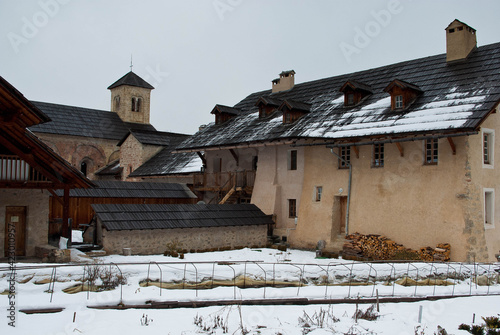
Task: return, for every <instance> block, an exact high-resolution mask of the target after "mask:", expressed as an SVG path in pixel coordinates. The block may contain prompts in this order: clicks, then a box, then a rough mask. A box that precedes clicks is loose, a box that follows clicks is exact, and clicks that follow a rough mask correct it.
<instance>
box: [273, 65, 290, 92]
mask: <svg viewBox="0 0 500 335" xmlns="http://www.w3.org/2000/svg"><path fill="white" fill-rule="evenodd" d="M294 76H295V71H294V70H290V71H283V72H281V73H280V77H279V78H277V79H274V80H273V93H277V92H282V91H288V90H291V89H292V88H293V86H294V85H295V80H294Z"/></svg>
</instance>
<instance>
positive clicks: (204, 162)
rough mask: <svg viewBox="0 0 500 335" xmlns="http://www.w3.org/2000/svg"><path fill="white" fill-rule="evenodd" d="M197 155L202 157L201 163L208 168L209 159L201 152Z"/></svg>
mask: <svg viewBox="0 0 500 335" xmlns="http://www.w3.org/2000/svg"><path fill="white" fill-rule="evenodd" d="M196 153H197V154H198V156H199V157H200V159H201V162H202V163H203V167H205V168H206V167H207V159H206V158H205V155H204V154H202V153H201V152H200V151H196Z"/></svg>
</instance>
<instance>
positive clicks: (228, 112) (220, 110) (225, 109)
mask: <svg viewBox="0 0 500 335" xmlns="http://www.w3.org/2000/svg"><path fill="white" fill-rule="evenodd" d="M210 113H211V114H214V115H215V124H222V123H224V122H226V121H227V120H229V119H232V118H233V117H235V116H237V115H239V114H240V113H241V110H240V109H238V108H234V107H229V106H224V105H215V107H214V109H212V111H211V112H210Z"/></svg>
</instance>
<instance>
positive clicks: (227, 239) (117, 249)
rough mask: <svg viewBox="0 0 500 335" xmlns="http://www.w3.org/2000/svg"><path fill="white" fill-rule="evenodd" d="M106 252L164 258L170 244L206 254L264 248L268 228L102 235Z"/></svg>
mask: <svg viewBox="0 0 500 335" xmlns="http://www.w3.org/2000/svg"><path fill="white" fill-rule="evenodd" d="M102 235H103V236H102V245H103V249H104V250H106V252H107V253H109V254H122V253H123V248H131V249H132V254H142V255H148V254H163V253H164V252H165V250H166V249H167V243H177V245H178V246H179V248H180V249H185V250H188V251H204V250H217V249H229V248H230V249H233V248H238V247H264V246H265V245H266V242H267V226H266V225H259V226H239V227H209V228H188V229H154V230H132V231H131V230H115V231H106V230H105V229H103V231H102Z"/></svg>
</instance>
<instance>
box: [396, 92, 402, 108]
mask: <svg viewBox="0 0 500 335" xmlns="http://www.w3.org/2000/svg"><path fill="white" fill-rule="evenodd" d="M394 108H403V96H402V95H396V96H395V97H394Z"/></svg>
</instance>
